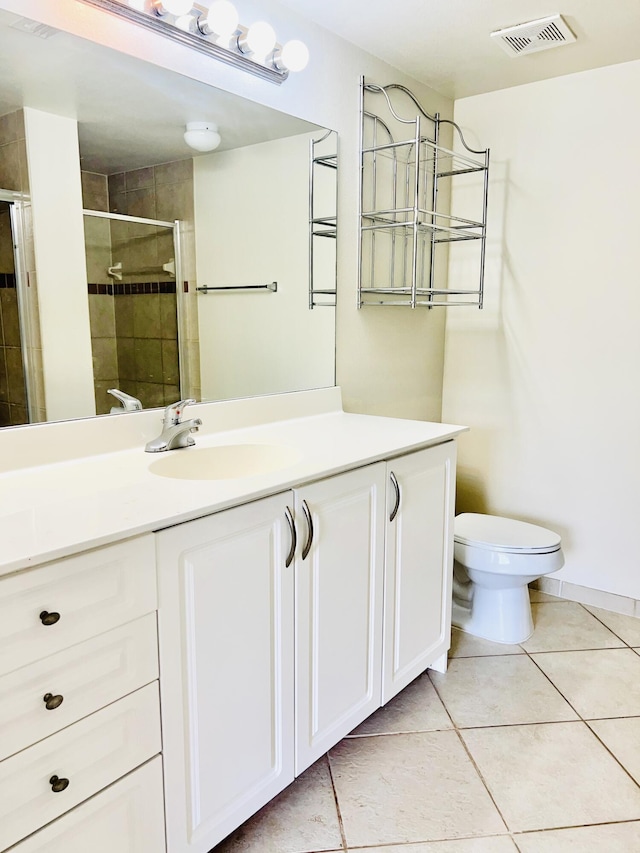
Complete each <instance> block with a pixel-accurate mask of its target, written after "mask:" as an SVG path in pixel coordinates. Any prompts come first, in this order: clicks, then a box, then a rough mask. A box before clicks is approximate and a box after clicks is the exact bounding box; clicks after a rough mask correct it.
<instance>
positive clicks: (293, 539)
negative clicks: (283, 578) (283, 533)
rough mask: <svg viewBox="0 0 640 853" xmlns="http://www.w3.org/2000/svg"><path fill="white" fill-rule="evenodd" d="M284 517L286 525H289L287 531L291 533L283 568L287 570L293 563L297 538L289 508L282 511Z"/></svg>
mask: <svg viewBox="0 0 640 853" xmlns="http://www.w3.org/2000/svg"><path fill="white" fill-rule="evenodd" d="M284 514H285V517H286V519H287V524H288V525H289V531H290V532H291V548H290V549H289V553H288V554H287V559H286V560H285V563H284V564H285V566H286V567H287V568H288V567H289V566H290V565H291V562H292V561H293V558H294V557H295V554H296V545H297V544H298V536H297V534H296V525H295V522H294V520H293V513H292V512H291V510H290V509H289V507H286V508H285V511H284Z"/></svg>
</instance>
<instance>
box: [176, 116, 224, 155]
mask: <svg viewBox="0 0 640 853" xmlns="http://www.w3.org/2000/svg"><path fill="white" fill-rule="evenodd" d="M184 141H185V142H186V143H187V145H188V146H189V147H190V148H193V149H194V150H195V151H213V150H214V149H216V148H217V147H218V145H220V134H219V133H218V126H217V125H215V124H214V123H213V122H212V121H190V122H187V129H186V131H185V134H184Z"/></svg>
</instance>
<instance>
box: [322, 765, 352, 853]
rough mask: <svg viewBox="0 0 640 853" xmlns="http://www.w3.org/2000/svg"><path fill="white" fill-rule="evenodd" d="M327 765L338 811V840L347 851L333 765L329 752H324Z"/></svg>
mask: <svg viewBox="0 0 640 853" xmlns="http://www.w3.org/2000/svg"><path fill="white" fill-rule="evenodd" d="M326 757H327V767H328V768H329V778H330V779H331V790H332V791H333V799H334V801H335V804H336V812H337V813H338V828H339V829H340V840H341V841H342V849H343V850H345V851H347V850H348V849H349V848H348V847H347V836H346V834H345V831H344V822H343V820H342V812H341V811H340V803H339V802H338V792H337V790H336V783H335V779H334V778H333V767H332V766H331V758H330V757H329V753H328V752H327V753H326Z"/></svg>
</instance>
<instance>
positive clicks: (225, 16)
mask: <svg viewBox="0 0 640 853" xmlns="http://www.w3.org/2000/svg"><path fill="white" fill-rule="evenodd" d="M78 2H81V3H87V4H89V5H90V6H97V7H98V8H99V9H104V10H105V11H106V12H111V13H112V14H114V15H118V16H119V17H121V18H125V19H126V20H128V21H131V22H132V23H135V24H139V25H140V26H143V27H145V28H146V29H149V30H153V32H156V33H160V34H161V35H163V36H165V37H166V38H170V39H172V40H173V41H175V42H178V43H180V44H183V45H186V46H187V47H191V48H193V49H194V50H197V51H199V52H200V53H204V54H207V55H208V56H211V57H213V58H215V59H219V60H220V61H221V62H225V63H226V64H227V65H232V66H233V67H234V68H240V69H242V70H243V71H248V72H249V73H250V74H255V75H256V76H258V77H262V78H263V79H265V80H270V81H271V82H272V83H278V84H279V83H282V82H283V80H286V79H287V77H288V76H289V72H290V71H302V70H303V69H304V68H305V67H306V65H307V63H308V61H309V51H308V49H307V47H306V45H305V44H303V42H301V41H298V40H297V39H292V40H291V41H288V42H285V44H284V45H280V44H278V42H277V37H276V33H275V31H274V29H273V27H272V26H271V25H270V24H268V23H267V22H266V21H256V22H255V23H253V24H251V26H249V27H245V26H243V25H242V24H240V23H239V22H238V13H237V11H236V9H235V7H234V6H233V4H232V3H231V2H229V0H213V2H212V3H211V5H210V6H209V7H204V6H200V5H198V4H196V3H193V2H192V0H78Z"/></svg>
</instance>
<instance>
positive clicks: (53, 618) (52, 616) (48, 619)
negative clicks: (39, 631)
mask: <svg viewBox="0 0 640 853" xmlns="http://www.w3.org/2000/svg"><path fill="white" fill-rule="evenodd" d="M59 618H60V614H59V613H56V612H55V611H54V612H53V613H49V611H48V610H43V611H42V613H41V614H40V621H41V622H42V624H43V625H55V624H56V622H57V621H58V619H59Z"/></svg>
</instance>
